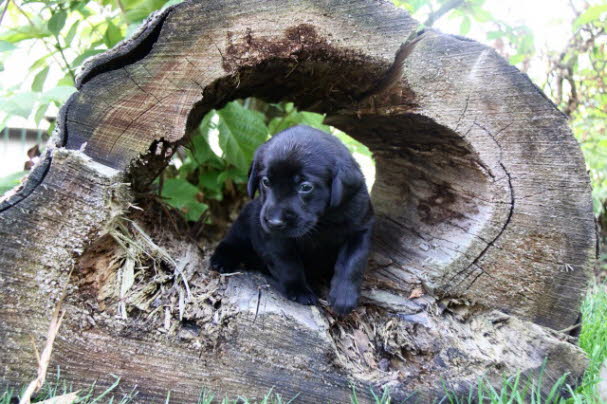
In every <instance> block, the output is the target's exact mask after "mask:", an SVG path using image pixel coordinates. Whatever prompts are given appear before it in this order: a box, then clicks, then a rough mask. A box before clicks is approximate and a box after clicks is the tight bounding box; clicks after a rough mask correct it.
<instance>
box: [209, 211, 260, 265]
mask: <svg viewBox="0 0 607 404" xmlns="http://www.w3.org/2000/svg"><path fill="white" fill-rule="evenodd" d="M252 205H253V204H252V203H251V204H249V205H247V206H245V208H244V209H243V211H242V212H241V213H240V215H239V216H238V218H237V219H236V221H235V222H234V224H233V225H232V227H231V228H230V231H229V232H228V235H227V236H226V237H225V238H224V239H223V240H222V241H221V243H219V245H218V246H217V248H216V249H215V252H214V253H213V255H212V256H211V268H212V269H214V270H215V271H218V272H221V273H230V272H236V271H237V270H238V268H239V266H240V264H241V263H245V264H247V263H248V262H250V261H254V260H255V258H256V257H257V255H256V254H255V251H254V250H253V246H252V244H251V240H250V231H249V222H250V217H251V214H252V212H251V211H253V210H254V207H253V206H252Z"/></svg>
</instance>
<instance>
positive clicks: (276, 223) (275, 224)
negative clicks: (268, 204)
mask: <svg viewBox="0 0 607 404" xmlns="http://www.w3.org/2000/svg"><path fill="white" fill-rule="evenodd" d="M263 220H264V224H265V225H266V227H267V228H268V229H269V230H270V231H280V230H284V229H285V228H286V227H287V223H286V222H285V221H284V220H282V219H280V218H268V217H264V218H263Z"/></svg>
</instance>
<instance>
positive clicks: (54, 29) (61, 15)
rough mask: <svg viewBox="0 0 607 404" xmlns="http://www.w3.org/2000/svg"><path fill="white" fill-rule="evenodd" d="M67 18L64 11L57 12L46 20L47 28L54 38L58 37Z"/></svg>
mask: <svg viewBox="0 0 607 404" xmlns="http://www.w3.org/2000/svg"><path fill="white" fill-rule="evenodd" d="M66 18H67V12H66V11H65V10H59V11H57V12H55V14H53V16H52V17H51V19H50V20H48V24H47V28H48V30H49V31H50V32H51V33H52V34H53V35H55V36H57V35H59V32H61V30H62V29H63V26H64V25H65V20H66Z"/></svg>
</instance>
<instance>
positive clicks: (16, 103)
mask: <svg viewBox="0 0 607 404" xmlns="http://www.w3.org/2000/svg"><path fill="white" fill-rule="evenodd" d="M37 100H38V95H37V94H36V93H30V92H26V93H19V94H15V95H13V96H12V97H9V98H8V99H5V100H4V101H2V102H1V103H0V111H2V112H4V113H5V114H8V115H17V116H20V117H23V118H26V119H27V118H28V117H29V116H30V114H31V113H32V109H33V108H34V104H35V103H36V101H37Z"/></svg>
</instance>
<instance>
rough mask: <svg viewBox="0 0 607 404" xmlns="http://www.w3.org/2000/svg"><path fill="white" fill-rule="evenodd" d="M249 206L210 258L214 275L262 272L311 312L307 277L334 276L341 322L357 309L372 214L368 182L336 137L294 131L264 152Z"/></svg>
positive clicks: (257, 161) (253, 173)
mask: <svg viewBox="0 0 607 404" xmlns="http://www.w3.org/2000/svg"><path fill="white" fill-rule="evenodd" d="M247 190H248V193H249V195H250V196H251V197H253V196H254V195H255V193H256V191H259V197H258V198H256V199H254V200H253V201H251V202H249V203H248V204H247V205H246V206H245V207H244V209H243V210H242V212H241V213H240V215H239V216H238V219H236V222H235V223H234V225H233V226H232V228H231V229H230V232H229V233H228V235H227V236H226V238H225V239H224V240H223V241H222V242H221V243H220V244H219V245H218V246H217V249H216V250H215V253H214V254H213V256H212V257H211V267H212V268H213V269H215V270H217V271H220V272H233V271H236V270H238V268H239V267H240V265H241V264H244V266H245V267H246V268H252V269H259V270H267V271H268V272H269V273H270V274H271V275H272V278H273V284H274V286H275V287H276V288H277V289H278V290H279V291H280V292H281V293H282V294H284V295H285V296H286V297H287V298H289V299H291V300H294V301H297V302H299V303H302V304H315V303H316V300H317V299H316V295H315V294H314V292H313V290H312V289H311V287H310V283H309V280H310V279H311V278H312V277H318V276H322V275H329V276H332V279H331V289H330V293H329V303H330V304H331V306H332V307H333V309H334V310H335V311H336V312H337V313H338V314H346V313H348V312H350V311H351V310H352V309H353V308H354V307H355V306H356V303H357V300H358V296H359V293H360V284H361V281H362V278H363V273H364V270H365V268H366V265H367V256H368V254H369V248H370V244H371V230H372V226H373V208H372V207H371V201H370V199H369V194H368V192H367V188H366V186H365V180H364V177H363V174H362V172H361V171H360V168H359V166H358V164H357V163H356V161H354V159H353V158H352V156H351V155H350V153H349V151H348V149H346V147H345V146H344V145H343V144H342V143H341V142H340V141H339V140H338V139H337V138H336V137H334V136H331V135H329V134H327V133H324V132H321V131H319V130H316V129H313V128H310V127H307V126H296V127H293V128H290V129H287V130H285V131H283V132H280V133H278V134H276V135H275V136H273V137H272V138H271V139H270V140H269V141H267V142H266V143H264V144H263V145H261V146H260V147H259V148H258V149H257V151H256V152H255V158H254V161H253V163H252V164H251V169H250V172H249V183H248V187H247Z"/></svg>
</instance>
